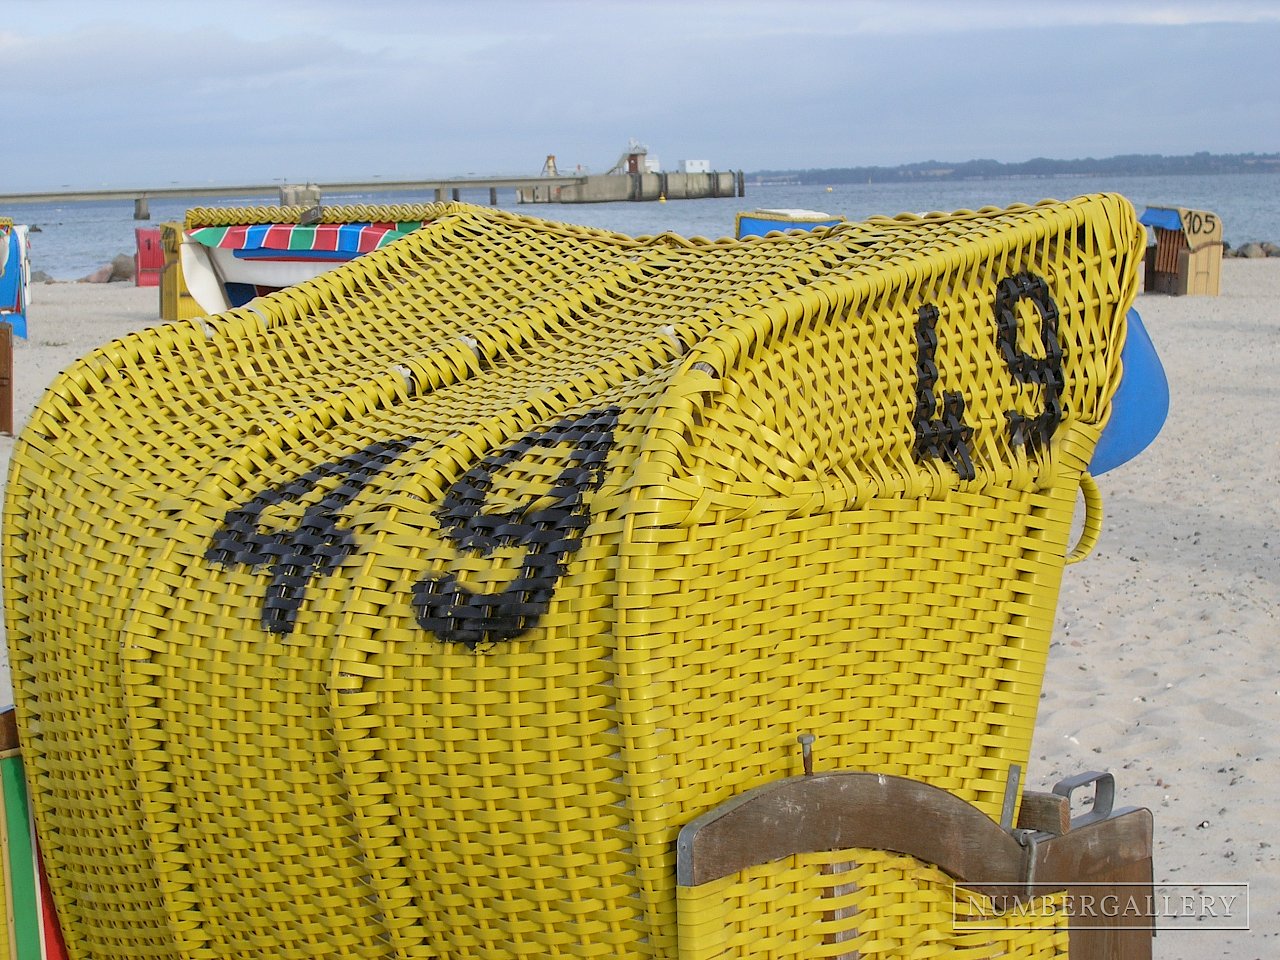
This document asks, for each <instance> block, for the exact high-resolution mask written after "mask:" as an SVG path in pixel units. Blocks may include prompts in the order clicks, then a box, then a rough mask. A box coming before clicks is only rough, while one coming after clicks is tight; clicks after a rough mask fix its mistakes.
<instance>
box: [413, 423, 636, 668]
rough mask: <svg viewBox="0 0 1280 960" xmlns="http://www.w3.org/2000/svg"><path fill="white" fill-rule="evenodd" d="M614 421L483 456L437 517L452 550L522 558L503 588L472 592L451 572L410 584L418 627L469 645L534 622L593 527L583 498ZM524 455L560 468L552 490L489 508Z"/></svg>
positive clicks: (600, 472) (572, 426)
mask: <svg viewBox="0 0 1280 960" xmlns="http://www.w3.org/2000/svg"><path fill="white" fill-rule="evenodd" d="M617 423H618V410H617V408H608V409H604V410H596V411H592V412H591V413H588V414H584V415H582V416H580V417H574V418H569V419H565V420H561V421H560V422H558V423H555V424H552V425H550V426H548V427H545V428H542V429H539V430H537V431H534V432H532V433H529V434H526V435H525V436H523V437H520V438H519V439H518V440H516V441H514V442H513V443H511V444H509V445H508V446H506V447H504V448H503V449H501V450H499V451H497V452H496V453H492V454H490V455H489V456H487V457H485V458H484V459H483V460H481V461H480V462H479V463H478V464H476V465H475V466H474V467H472V468H471V469H470V470H468V471H467V472H466V473H465V474H463V475H462V476H461V477H459V478H458V480H457V481H456V482H454V483H453V484H452V485H451V486H450V487H449V489H448V490H447V491H446V492H445V495H444V499H443V500H442V501H441V504H440V507H439V508H438V509H437V511H436V517H437V519H438V520H439V521H440V530H441V533H442V534H443V535H444V536H445V537H446V538H447V539H448V540H449V541H450V542H451V543H452V544H453V546H454V548H455V549H456V550H457V551H458V552H459V553H462V554H471V555H472V556H479V557H485V556H490V555H491V554H492V553H493V552H494V551H495V550H496V549H498V548H502V547H516V548H518V549H522V550H523V551H524V552H523V556H522V557H521V559H520V561H519V567H518V569H516V570H515V575H514V576H513V577H512V578H511V580H510V581H508V583H507V585H506V586H505V587H504V588H503V589H502V590H501V591H497V592H493V593H479V592H475V591H472V590H471V589H469V588H468V587H466V586H465V585H463V584H462V583H461V582H460V581H459V578H458V575H457V574H455V573H446V574H444V575H442V576H428V577H424V578H423V579H422V580H419V581H418V582H417V583H416V584H414V588H413V604H414V611H415V613H416V615H417V619H418V623H419V625H421V626H422V627H423V628H424V629H426V630H430V631H431V632H432V633H434V634H435V635H436V636H437V637H438V638H440V639H441V640H445V641H448V642H450V643H463V644H466V645H467V646H469V647H472V648H474V647H476V646H478V645H480V644H483V643H490V642H493V641H497V640H510V639H513V638H515V637H518V636H520V635H521V634H523V633H525V632H526V631H528V630H530V629H532V628H533V627H535V626H537V624H538V622H539V620H540V619H541V618H542V616H543V615H544V614H545V613H546V611H547V608H548V607H549V606H550V605H551V600H552V598H553V597H554V595H555V591H556V587H557V584H558V583H559V580H560V578H561V577H562V576H563V575H564V572H565V569H566V568H567V565H568V562H569V559H570V558H571V557H572V556H573V555H574V554H575V553H577V552H578V549H579V548H580V547H581V545H582V537H583V534H584V533H585V531H586V529H587V526H588V525H589V524H590V522H591V515H590V511H589V505H588V498H587V495H588V494H589V493H590V492H591V491H593V490H595V489H596V488H597V487H599V486H600V483H601V482H602V480H603V479H604V470H605V460H606V457H607V456H608V454H609V451H610V449H612V447H613V442H614V429H615V427H616V426H617ZM530 458H536V459H539V460H542V461H548V460H550V461H551V462H553V463H554V462H557V461H559V462H561V463H562V464H563V466H562V467H561V469H560V470H559V472H558V473H557V474H556V476H555V478H554V479H553V480H551V481H550V483H549V484H538V485H537V487H538V489H531V490H529V491H528V499H527V500H526V502H525V503H524V504H522V505H520V506H518V507H515V508H510V509H505V510H496V511H491V509H486V507H487V506H488V501H489V498H490V495H491V493H492V492H493V489H494V480H495V477H496V476H497V475H498V474H499V472H501V471H503V470H506V469H508V468H510V467H512V466H513V465H516V464H518V463H519V462H521V461H523V460H526V459H530Z"/></svg>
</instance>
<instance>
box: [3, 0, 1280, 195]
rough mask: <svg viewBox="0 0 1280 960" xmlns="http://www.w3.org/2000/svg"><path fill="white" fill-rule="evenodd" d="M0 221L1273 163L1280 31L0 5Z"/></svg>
mask: <svg viewBox="0 0 1280 960" xmlns="http://www.w3.org/2000/svg"><path fill="white" fill-rule="evenodd" d="M0 11H2V12H3V14H4V16H3V17H0V64H3V65H4V67H5V69H6V70H7V72H8V76H9V83H8V84H6V86H5V90H6V95H5V96H4V98H3V103H4V114H5V124H4V126H5V130H6V132H7V135H6V138H5V140H6V144H5V148H4V149H3V150H2V151H0V193H6V192H18V191H34V190H41V189H58V188H61V187H64V186H70V187H76V188H92V187H133V186H151V187H156V186H165V185H169V184H171V183H178V184H183V185H187V184H191V185H196V184H205V183H214V184H241V183H270V182H272V181H275V180H286V181H289V182H299V183H300V182H305V181H308V180H312V181H318V182H324V181H326V180H329V181H331V180H339V179H365V178H372V177H374V176H381V177H384V178H389V179H390V178H431V177H446V176H462V175H467V174H478V175H479V174H498V173H501V174H528V175H533V174H536V173H537V172H538V171H539V170H540V169H541V167H542V163H543V160H544V159H545V157H546V155H547V154H555V155H556V156H557V158H558V161H559V164H560V168H561V170H562V171H566V170H571V169H572V168H573V167H574V166H575V165H579V164H581V165H582V166H584V167H586V168H588V169H589V170H590V171H591V172H595V173H602V172H604V171H605V170H607V169H608V168H609V167H610V166H611V165H612V164H613V162H614V161H615V160H616V159H617V157H618V155H619V154H620V153H621V152H622V150H623V149H624V147H625V146H626V144H627V142H628V139H629V138H635V139H637V140H639V141H640V142H642V143H644V144H646V145H647V146H648V148H649V150H650V152H651V153H652V154H655V155H657V156H658V158H659V159H660V160H661V162H662V164H663V166H664V167H665V168H667V169H672V168H675V167H676V165H677V164H678V163H679V162H680V161H681V160H685V159H705V160H709V161H710V162H711V164H712V166H713V167H714V168H716V169H722V170H727V169H744V170H747V171H753V170H760V169H777V168H795V167H833V166H861V165H868V164H873V165H881V164H885V165H889V164H897V163H907V162H913V161H918V160H930V159H936V160H967V159H973V158H994V159H997V160H1002V161H1020V160H1027V159H1030V158H1032V157H1036V156H1046V157H1055V158H1063V159H1071V158H1078V157H1088V156H1094V157H1105V156H1113V155H1116V154H1124V153H1166V154H1181V153H1194V152H1196V151H1200V150H1208V151H1211V152H1214V153H1247V152H1259V153H1262V152H1276V151H1280V56H1277V51H1278V50H1280V3H1278V2H1274V0H1263V2H1247V0H1235V2H1212V0H1199V2H1183V0H1170V2H1131V0H1107V2H1097V3H1095V2H1088V0H1074V2H1049V0H1010V2H1004V0H932V2H930V0H884V2H880V0H865V2H864V0H843V2H841V0H827V2H819V0H772V2H757V0H676V2H666V0H467V2H451V0H253V2H244V0H202V2H195V0H122V2H119V3H115V2H110V0H96V2H84V0H0Z"/></svg>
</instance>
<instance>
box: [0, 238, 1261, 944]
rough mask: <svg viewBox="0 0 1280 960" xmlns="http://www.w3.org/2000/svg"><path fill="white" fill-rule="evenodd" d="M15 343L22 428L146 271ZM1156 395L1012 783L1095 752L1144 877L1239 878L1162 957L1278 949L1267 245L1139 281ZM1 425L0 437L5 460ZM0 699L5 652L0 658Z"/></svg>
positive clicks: (48, 310) (1052, 776) (68, 299)
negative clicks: (1233, 909)
mask: <svg viewBox="0 0 1280 960" xmlns="http://www.w3.org/2000/svg"><path fill="white" fill-rule="evenodd" d="M33 299H34V303H33V305H32V307H31V309H30V313H29V317H30V326H31V338H30V339H29V340H27V341H16V343H15V349H14V377H15V379H14V403H15V417H16V419H17V421H18V423H17V426H18V428H19V429H20V428H21V424H22V422H23V421H24V420H25V419H26V417H27V415H28V414H29V412H30V410H31V408H32V407H33V406H34V404H35V403H36V401H37V400H38V398H39V395H40V393H41V392H42V391H43V389H44V388H45V387H46V386H47V385H48V384H49V383H50V381H51V380H52V379H53V378H54V377H55V376H56V375H57V373H58V372H59V371H60V370H62V369H63V368H65V367H66V366H67V364H69V363H70V362H71V361H72V360H73V359H74V358H75V357H77V356H79V355H81V354H83V353H86V352H87V351H89V350H91V349H92V348H94V347H95V346H98V345H100V344H102V343H104V342H106V341H108V340H110V339H112V338H114V337H118V336H121V335H123V334H125V333H127V332H129V331H131V330H135V329H138V328H140V327H143V326H146V325H149V324H152V323H155V322H157V320H156V317H157V312H158V295H157V291H156V290H155V288H150V289H147V288H135V287H133V286H129V285H124V284H110V285H103V284H98V285H94V284H53V285H48V286H37V287H36V288H35V290H34V298H33ZM1137 306H1138V310H1139V312H1140V313H1141V314H1142V316H1143V319H1144V321H1145V322H1146V326H1147V328H1148V330H1149V331H1150V333H1151V336H1152V339H1153V340H1154V341H1155V343H1156V345H1157V347H1158V349H1159V351H1160V354H1161V357H1162V359H1163V361H1164V363H1165V366H1166V369H1167V372H1168V376H1169V381H1170V385H1171V392H1172V395H1173V401H1172V412H1171V414H1170V417H1169V422H1168V424H1167V425H1166V427H1165V429H1164V431H1163V433H1162V434H1161V436H1160V437H1159V439H1157V441H1156V442H1155V443H1154V444H1153V445H1152V446H1151V448H1150V449H1149V450H1148V451H1147V452H1146V453H1144V454H1143V455H1142V456H1141V457H1140V458H1139V459H1137V460H1135V461H1133V462H1131V463H1129V464H1126V465H1124V466H1121V467H1119V468H1117V469H1116V470H1114V471H1113V472H1111V473H1108V474H1106V475H1104V476H1102V477H1101V478H1099V485H1100V486H1101V488H1102V492H1103V496H1104V498H1105V504H1106V523H1105V527H1104V530H1103V534H1102V539H1101V542H1100V543H1099V545H1098V548H1097V550H1096V551H1095V553H1094V555H1093V556H1092V557H1090V558H1089V559H1088V560H1087V561H1086V562H1084V563H1081V564H1077V565H1075V566H1073V567H1071V568H1069V569H1068V570H1067V573H1066V577H1065V580H1064V584H1063V591H1062V597H1061V601H1060V604H1059V611H1058V627H1057V630H1056V634H1055V640H1054V645H1053V650H1052V653H1051V656H1050V662H1049V668H1048V674H1047V677H1046V684H1045V695H1044V698H1043V701H1042V709H1041V716H1040V720H1039V724H1038V727H1037V734H1036V738H1035V744H1034V748H1033V752H1032V760H1031V765H1030V771H1029V775H1028V782H1029V785H1030V786H1032V787H1033V788H1036V789H1047V788H1048V786H1050V785H1051V784H1052V783H1053V782H1054V781H1056V780H1057V779H1058V778H1059V777H1062V776H1066V775H1069V774H1073V773H1077V772H1080V771H1083V770H1089V769H1096V770H1106V771H1110V772H1112V773H1114V775H1115V777H1116V781H1117V788H1118V802H1119V803H1120V804H1123V805H1133V806H1142V807H1148V808H1150V809H1151V811H1152V812H1153V814H1154V816H1155V830H1156V840H1155V856H1156V867H1155V870H1156V880H1157V882H1158V883H1162V884H1183V883H1193V882H1231V883H1241V884H1243V883H1247V884H1249V886H1250V899H1251V907H1252V913H1251V917H1250V920H1251V924H1252V930H1251V931H1250V932H1236V933H1210V932H1185V931H1172V930H1171V931H1169V932H1167V933H1164V934H1162V935H1161V936H1160V937H1158V938H1157V940H1156V956H1157V957H1163V958H1188V960H1190V958H1201V957H1206V958H1207V957H1215V958H1216V957H1222V956H1230V957H1246V958H1247V957H1259V958H1262V957H1270V956H1273V955H1276V954H1277V953H1280V939H1277V937H1278V935H1280V916H1278V911H1280V831H1273V829H1272V827H1273V826H1274V825H1275V823H1274V821H1275V820H1276V818H1277V813H1280V806H1278V805H1277V801H1276V794H1277V782H1278V780H1280V770H1278V769H1277V760H1278V759H1280V673H1278V672H1277V667H1276V660H1277V651H1278V647H1280V644H1277V638H1276V627H1277V618H1276V610H1277V599H1278V595H1280V440H1278V439H1277V425H1278V424H1280V383H1278V382H1277V377H1276V372H1277V371H1278V370H1280V260H1270V261H1267V260H1228V261H1226V262H1225V263H1224V264H1223V279H1222V295H1221V296H1219V297H1182V298H1177V297H1166V296H1162V295H1154V294H1152V295H1143V296H1141V297H1140V298H1139V301H1138V304H1137ZM12 445H13V441H12V439H10V438H7V437H3V438H0V459H2V460H3V461H4V462H5V465H6V466H7V462H8V457H9V453H10V451H11V449H12ZM0 684H2V685H3V686H0V697H4V696H5V694H6V693H7V691H8V664H7V661H6V662H5V663H4V664H2V665H0Z"/></svg>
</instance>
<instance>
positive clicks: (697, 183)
mask: <svg viewBox="0 0 1280 960" xmlns="http://www.w3.org/2000/svg"><path fill="white" fill-rule="evenodd" d="M740 179H741V178H740V177H739V176H738V175H737V174H735V173H733V172H732V171H728V172H722V173H622V174H600V175H595V176H588V177H586V178H585V179H584V180H583V182H581V183H574V184H565V185H563V186H559V187H554V186H546V187H542V186H535V187H531V188H525V189H522V190H521V191H519V199H520V202H521V203H611V202H617V201H620V200H637V201H646V200H647V201H652V200H658V199H660V198H662V197H665V198H666V199H668V200H694V199H699V198H702V197H734V196H741V195H742V194H741V191H740V183H739V181H740Z"/></svg>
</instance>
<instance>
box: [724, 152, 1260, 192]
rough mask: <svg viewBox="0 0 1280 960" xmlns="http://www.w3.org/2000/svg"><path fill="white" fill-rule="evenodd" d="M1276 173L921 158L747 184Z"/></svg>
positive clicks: (1238, 162) (1221, 167)
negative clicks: (956, 161) (922, 159)
mask: <svg viewBox="0 0 1280 960" xmlns="http://www.w3.org/2000/svg"><path fill="white" fill-rule="evenodd" d="M1231 173H1280V153H1225V154H1220V153H1203V152H1202V153H1194V154H1190V155H1188V156H1178V157H1166V156H1164V155H1162V154H1158V153H1156V154H1124V155H1122V156H1117V157H1107V158H1104V159H1096V158H1094V157H1086V158H1084V159H1082V160H1050V159H1048V158H1045V157H1035V158H1034V159H1031V160H1026V161H1023V162H1021V163H1001V162H1000V161H999V160H965V161H962V162H958V163H944V162H942V161H938V160H925V161H923V162H921V163H904V164H901V165H899V166H896V167H827V168H818V169H808V170H758V171H755V172H754V173H749V174H747V183H753V184H755V185H764V184H795V185H797V186H812V185H819V186H820V185H823V184H836V183H936V182H939V181H955V180H1021V179H1031V178H1047V177H1097V176H1111V177H1145V176H1164V177H1167V176H1178V175H1182V174H1231Z"/></svg>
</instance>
